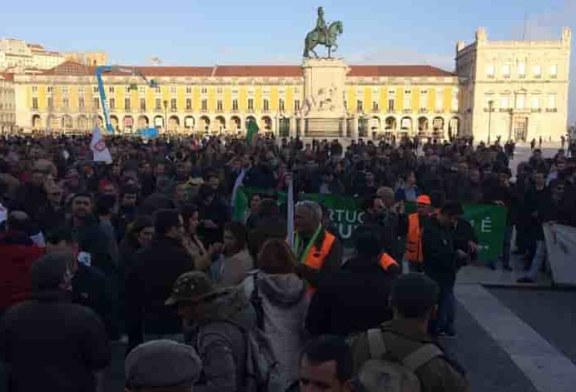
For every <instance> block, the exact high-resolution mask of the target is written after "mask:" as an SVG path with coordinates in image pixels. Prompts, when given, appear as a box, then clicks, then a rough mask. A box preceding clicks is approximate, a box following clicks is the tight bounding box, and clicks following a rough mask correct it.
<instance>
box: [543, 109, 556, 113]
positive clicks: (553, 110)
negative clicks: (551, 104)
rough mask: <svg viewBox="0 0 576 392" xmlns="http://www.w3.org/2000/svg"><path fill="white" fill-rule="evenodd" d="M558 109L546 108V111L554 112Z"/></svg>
mask: <svg viewBox="0 0 576 392" xmlns="http://www.w3.org/2000/svg"><path fill="white" fill-rule="evenodd" d="M557 111H558V109H546V112H547V113H556V112H557Z"/></svg>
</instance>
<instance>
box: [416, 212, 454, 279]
mask: <svg viewBox="0 0 576 392" xmlns="http://www.w3.org/2000/svg"><path fill="white" fill-rule="evenodd" d="M422 252H423V253H424V272H425V273H426V275H428V276H429V277H431V278H432V279H434V280H435V281H436V282H438V284H454V282H455V280H456V272H457V271H458V260H457V259H456V249H455V247H454V238H453V232H452V229H450V228H446V227H442V226H441V225H440V223H439V222H438V219H436V218H435V217H432V218H431V219H430V223H429V224H428V225H426V226H425V227H424V232H423V234H422Z"/></svg>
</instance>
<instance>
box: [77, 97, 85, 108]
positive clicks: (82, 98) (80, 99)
mask: <svg viewBox="0 0 576 392" xmlns="http://www.w3.org/2000/svg"><path fill="white" fill-rule="evenodd" d="M85 106H86V105H85V103H84V97H80V98H78V108H79V109H80V110H84V107H85Z"/></svg>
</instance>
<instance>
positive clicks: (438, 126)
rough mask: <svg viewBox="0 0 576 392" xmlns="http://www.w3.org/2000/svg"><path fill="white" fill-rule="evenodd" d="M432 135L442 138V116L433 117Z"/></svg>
mask: <svg viewBox="0 0 576 392" xmlns="http://www.w3.org/2000/svg"><path fill="white" fill-rule="evenodd" d="M432 129H433V130H432V137H433V138H435V139H443V138H444V118H443V117H434V120H433V121H432Z"/></svg>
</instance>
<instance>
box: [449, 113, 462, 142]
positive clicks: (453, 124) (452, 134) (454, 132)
mask: <svg viewBox="0 0 576 392" xmlns="http://www.w3.org/2000/svg"><path fill="white" fill-rule="evenodd" d="M459 134H460V118H459V117H458V116H454V117H452V118H451V119H450V122H449V123H448V137H449V138H450V140H452V139H454V138H456V137H458V136H459Z"/></svg>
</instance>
